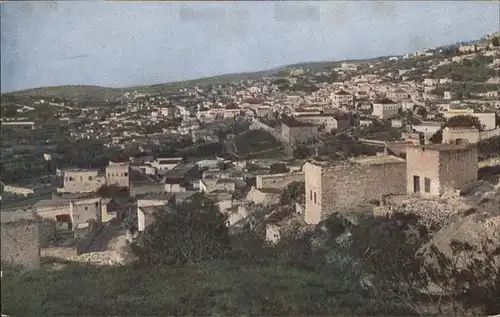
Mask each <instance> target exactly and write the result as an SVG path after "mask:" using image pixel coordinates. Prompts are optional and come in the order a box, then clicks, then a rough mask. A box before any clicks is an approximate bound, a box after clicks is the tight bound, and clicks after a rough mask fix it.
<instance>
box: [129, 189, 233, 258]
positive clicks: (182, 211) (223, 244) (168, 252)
mask: <svg viewBox="0 0 500 317" xmlns="http://www.w3.org/2000/svg"><path fill="white" fill-rule="evenodd" d="M229 247H230V240H229V230H228V227H227V216H226V215H224V214H223V213H221V212H220V210H219V207H218V206H217V204H216V203H215V202H214V201H213V200H211V199H209V198H208V197H207V196H205V195H204V194H203V193H198V194H196V195H194V196H193V197H191V198H190V199H189V200H188V201H186V202H183V203H181V204H179V205H175V206H171V207H165V208H163V210H162V211H159V212H157V213H156V214H155V221H154V222H153V223H152V224H151V225H150V226H149V227H148V228H146V230H145V231H143V232H141V233H139V236H138V238H137V240H136V241H135V242H134V243H133V244H132V249H133V250H134V253H135V254H136V255H137V256H138V257H139V258H140V259H141V260H142V261H143V262H145V263H149V264H160V263H163V264H191V263H199V262H202V261H208V260H213V259H219V258H221V257H223V256H224V255H226V253H227V251H228V249H229Z"/></svg>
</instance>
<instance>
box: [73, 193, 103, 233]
mask: <svg viewBox="0 0 500 317" xmlns="http://www.w3.org/2000/svg"><path fill="white" fill-rule="evenodd" d="M101 213H102V210H101V198H100V197H98V198H90V199H81V200H74V201H70V216H71V222H72V224H73V228H76V227H77V226H78V225H79V224H81V223H87V222H88V221H95V222H97V223H100V222H101Z"/></svg>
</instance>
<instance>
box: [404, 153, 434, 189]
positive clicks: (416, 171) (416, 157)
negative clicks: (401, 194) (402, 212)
mask: <svg viewBox="0 0 500 317" xmlns="http://www.w3.org/2000/svg"><path fill="white" fill-rule="evenodd" d="M438 162H439V152H438V151H431V150H428V151H427V150H426V151H424V150H422V149H421V148H420V147H418V146H408V147H407V148H406V166H407V175H408V179H407V184H406V188H407V194H408V195H415V194H416V193H415V188H414V176H418V178H419V184H421V185H419V186H420V191H421V192H423V195H425V188H424V187H425V186H424V185H425V184H424V182H425V178H428V179H430V192H429V193H428V194H429V196H436V195H439V163H438Z"/></svg>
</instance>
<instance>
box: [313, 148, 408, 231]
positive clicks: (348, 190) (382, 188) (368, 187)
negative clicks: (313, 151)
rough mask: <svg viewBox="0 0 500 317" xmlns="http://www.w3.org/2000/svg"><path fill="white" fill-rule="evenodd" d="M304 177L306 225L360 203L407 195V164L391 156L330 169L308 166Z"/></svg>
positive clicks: (323, 165)
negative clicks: (390, 195) (384, 197)
mask: <svg viewBox="0 0 500 317" xmlns="http://www.w3.org/2000/svg"><path fill="white" fill-rule="evenodd" d="M304 173H305V189H306V193H305V194H306V208H305V212H304V218H305V221H306V222H307V223H309V224H317V223H319V222H320V221H321V220H323V219H325V218H326V217H328V215H330V214H332V213H334V212H342V211H343V210H345V209H348V208H349V207H352V206H355V205H357V204H360V203H362V202H366V201H369V200H372V199H377V200H381V199H382V198H383V196H384V195H389V194H393V195H402V194H405V193H406V162H405V160H404V159H402V158H399V157H395V156H391V155H380V156H369V157H358V158H354V159H352V160H350V161H349V162H344V163H341V164H333V165H332V163H326V162H308V163H306V164H305V165H304Z"/></svg>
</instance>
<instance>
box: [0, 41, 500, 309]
mask: <svg viewBox="0 0 500 317" xmlns="http://www.w3.org/2000/svg"><path fill="white" fill-rule="evenodd" d="M499 72H500V44H499V37H498V35H496V36H487V37H484V38H483V39H480V40H477V41H473V42H471V43H466V44H456V45H451V46H446V47H434V48H428V49H425V50H422V51H419V52H414V53H412V54H406V55H403V56H392V57H384V58H376V59H372V60H362V61H344V62H328V63H326V62H325V63H310V64H302V65H296V66H290V67H283V68H280V69H278V70H276V71H274V72H268V73H266V74H265V75H264V76H262V77H260V78H256V77H255V76H252V77H250V78H248V79H245V78H239V79H235V80H234V81H231V80H225V82H218V81H217V78H214V79H211V80H206V81H204V80H200V81H192V82H187V83H183V84H179V85H178V86H175V85H172V86H168V87H167V88H165V87H162V86H158V87H156V88H155V86H151V87H143V88H141V87H138V88H133V89H121V90H118V89H116V90H111V89H110V91H106V92H105V93H104V92H103V93H102V94H101V95H102V99H100V100H96V99H95V98H93V99H92V98H88V96H85V93H80V94H75V95H74V96H68V94H66V93H65V94H60V95H58V94H56V93H52V92H51V89H52V88H46V89H35V90H29V91H24V92H23V91H20V92H14V93H6V94H3V95H2V98H1V109H2V117H1V126H2V156H1V177H0V178H1V218H2V219H1V233H2V248H1V258H2V264H3V263H10V264H14V265H19V266H21V267H24V268H27V269H34V270H40V269H43V268H44V267H45V265H46V263H47V260H46V259H49V258H50V259H52V260H53V261H55V260H54V259H58V260H59V261H63V262H64V263H67V262H68V261H70V262H71V261H73V262H81V263H87V264H95V265H108V266H109V265H111V266H120V265H127V264H128V263H131V262H135V261H141V257H142V256H144V258H147V259H148V261H149V260H150V261H153V260H152V259H153V258H154V257H153V256H152V255H150V254H149V255H145V254H146V253H147V252H148V251H147V250H149V249H147V248H146V247H144V246H146V245H152V243H159V242H154V241H157V240H154V239H153V238H151V236H152V235H155V234H156V235H158V234H160V233H158V232H167V231H169V230H171V232H174V231H175V230H177V231H175V232H178V230H182V231H183V232H184V233H185V234H187V235H189V234H191V235H195V236H196V237H201V233H200V232H203V234H205V235H208V233H207V232H208V231H209V230H213V231H210V232H216V231H217V230H219V231H220V229H217V228H218V227H217V228H216V227H210V226H208V224H207V223H208V220H206V219H208V218H196V217H208V216H207V215H208V214H209V212H208V211H206V213H205V214H204V213H203V211H200V213H201V214H200V215H199V216H196V217H195V216H194V215H195V213H196V212H197V211H199V210H205V209H207V210H208V209H210V210H211V211H214V212H215V211H216V212H217V215H219V216H220V217H219V216H217V217H219V218H216V219H223V220H222V222H223V226H224V227H225V230H227V232H228V235H229V237H230V238H231V237H247V236H248V234H250V233H251V234H252V237H255V239H260V240H261V241H263V243H264V244H265V245H266V246H268V247H269V248H273V246H278V245H280V246H282V247H283V246H288V247H286V248H288V250H291V249H293V248H295V247H294V246H292V245H291V244H290V245H288V244H285V242H286V241H289V240H290V239H292V238H293V239H299V238H300V239H306V238H307V237H309V238H307V239H310V240H308V241H309V242H310V243H312V242H311V241H313V240H314V241H316V240H318V239H319V240H321V239H323V242H324V244H325V245H326V244H327V242H325V241H327V240H328V239H327V238H324V236H325V235H327V233H328V235H329V237H330V238H331V239H330V240H328V241H330V242H328V243H334V242H332V241H337V242H335V243H338V244H339V245H341V244H342V243H344V242H342V241H347V240H349V237H350V236H353V237H357V239H361V238H360V236H359V235H360V234H361V233H360V232H361V231H359V230H358V231H357V229H355V228H357V226H358V227H359V228H364V229H363V230H364V231H363V232H367V230H368V229H366V228H369V227H373V226H375V225H370V226H367V227H361V225H359V224H361V223H365V222H364V221H368V220H366V219H368V218H369V219H371V220H370V221H373V223H375V221H380V220H377V219H385V220H384V221H386V223H387V221H390V220H388V219H392V217H394V219H396V218H397V217H403V216H405V217H410V218H411V217H413V216H415V215H416V216H415V217H417V216H418V217H419V219H420V220H418V221H419V222H418V223H419V224H424V225H428V229H425V230H428V233H426V234H427V235H428V239H427V240H426V242H425V245H421V246H419V252H423V253H422V254H424V253H425V252H428V253H429V252H430V253H432V252H431V251H433V250H434V251H435V250H436V249H435V247H436V246H437V249H439V250H440V252H442V253H443V254H449V256H450V257H452V255H451V254H452V252H451V251H449V250H451V249H450V248H449V245H450V243H451V244H452V245H454V244H453V243H455V242H454V241H455V240H452V237H453V239H458V240H460V241H462V242H460V243H462V244H461V245H467V246H468V247H469V248H474V250H479V249H480V248H481V247H482V245H483V244H485V243H488V242H491V243H493V245H495V243H496V247H500V245H499V243H498V241H500V237H499V236H498V233H499V232H500V181H499V179H500V96H499V95H500V77H499ZM54 89H55V88H54ZM67 89H68V90H71V89H73V90H75V91H80V92H81V91H84V90H85V89H86V87H85V86H81V87H68V88H67ZM89 89H90V88H89ZM93 89H98V88H93ZM102 89H103V90H104V88H102ZM61 90H64V87H63V88H58V90H54V91H61ZM96 95H97V93H96ZM94 97H95V96H94ZM207 206H208V207H207ZM209 207H210V208H209ZM204 208H205V209H204ZM182 212H185V213H186V214H189V215H191V216H192V217H194V218H189V219H188V218H182V217H185V216H182V215H179V214H181V213H182ZM173 215H177V216H173ZM412 215H413V216H412ZM191 216H190V217H191ZM169 217H170V218H169ZM172 217H173V218H172ZM176 217H177V218H176ZM179 217H180V218H182V219H183V220H182V221H184V222H182V223H183V224H184V225H185V224H186V223H188V222H189V221H194V220H192V219H195V218H196V219H205V220H203V221H204V222H203V223H204V225H203V226H202V227H203V228H201V227H199V228H201V229H199V228H198V227H197V228H198V229H197V230H198V231H196V232H194V233H193V232H191V230H195V229H193V228H192V227H189V226H187V225H186V226H184V227H182V228H184V229H180V227H179V228H178V229H173V227H172V225H171V224H170V225H168V224H167V222H168V221H166V219H180V218H179ZM214 217H215V216H214ZM478 217H480V219H481V220H479V218H478ZM410 218H404V219H405V220H402V222H401V223H409V222H410V220H408V219H410ZM214 219H215V218H214ZM398 219H399V218H398ZM402 219H403V218H402ZM411 219H413V218H411ZM172 221H173V220H172ZM176 221H181V220H176ZM197 221H198V220H197ZM199 221H200V222H201V220H199ZM210 221H212V220H210ZM213 221H215V220H213ZM398 221H399V220H398ZM158 223H161V224H158ZM332 223H336V224H337V227H335V228H337V229H336V230H339V229H338V226H341V227H342V226H343V227H342V228H351V229H349V230H346V231H344V229H342V230H340V231H339V232H338V233H337V234H334V233H333V232H334V231H335V230H333V229H331V227H329V226H330V225H331V224H332ZM152 228H154V230H153V229H152ZM161 228H163V229H161ZM207 228H208V229H207ZM325 228H330V229H325ZM353 228H354V229H353ZM160 229H161V230H160ZM162 230H164V231H162ZM433 230H434V231H433ZM219 231H217V232H219ZM169 232H170V231H169ZM426 232H427V231H426ZM165 234H166V233H165ZM169 234H170V233H169ZM172 234H173V233H172ZM179 234H180V233H179ZM481 234H482V235H485V237H484V238H481V237H480V236H481ZM312 236H314V237H315V238H314V239H313V238H310V237H312ZM318 237H323V238H318ZM169 239H170V238H169ZM182 239H188V238H186V237H185V238H182ZM199 239H200V241H206V239H208V238H206V236H203V238H199ZM203 239H205V240H203ZM245 239H246V238H245ZM245 239H243V240H245ZM248 239H249V238H248ZM248 239H247V240H245V241H249V240H248ZM311 239H312V240H311ZM315 239H316V240H315ZM353 239H354V238H353ZM446 239H448V240H446ZM495 239H498V240H495ZM371 240H372V242H373V241H374V240H373V239H371ZM375 240H377V239H375ZM445 240H446V241H448V242H447V243H448V244H446V243H445V242H443V241H445ZM165 241H167V240H165ZM168 241H169V243H172V244H173V243H176V242H174V241H177V240H175V239H174V238H171V239H170V240H168ZM217 241H219V240H217ZM245 241H243V242H242V243H244V242H245ZM252 241H253V240H252ZM356 241H357V240H356ZM452 242H453V243H452ZM148 243H149V244H148ZM162 243H164V244H162V246H163V247H161V246H159V245H157V244H155V246H157V251H155V252H160V251H158V249H162V248H164V249H163V251H162V252H163V253H161V254H162V255H161V256H164V258H162V261H166V260H165V257H167V255H168V256H169V257H170V256H172V257H173V255H172V254H174V253H175V252H174V251H172V253H168V252H167V251H165V250H167V248H169V247H167V242H162ZM200 243H201V242H200ZM218 243H219V242H218ZM286 243H287V242H286ZM346 243H347V242H346ZM432 243H435V244H432ZM457 243H458V242H457ZM407 244H408V245H409V242H407ZM445 244H446V245H445ZM140 246H143V247H144V248H143V249H141V250H142V251H140V252H139V251H134V250H136V249H137V248H139V247H140ZM185 248H188V247H187V246H185ZM192 248H194V246H192ZM297 248H298V247H297ZM309 248H312V247H309ZM209 249H210V250H212V251H211V252H213V253H212V254H211V255H210V256H208V255H207V257H210V258H215V257H216V256H215V255H214V254H217V255H218V254H219V253H220V252H222V251H220V250H219V248H218V247H217V248H216V247H214V246H213V243H212V244H210V246H208V244H207V246H204V247H203V250H204V251H203V250H199V249H196V250H197V251H196V252H198V251H199V253H200V255H199V257H196V256H195V255H194V254H195V253H196V252H194V251H193V252H192V253H190V254H191V255H189V254H188V255H185V254H183V253H182V252H181V251H182V250H185V249H182V250H181V251H179V252H180V253H175V254H183V255H179V257H181V258H183V259H184V260H183V261H185V262H186V263H191V262H193V263H195V262H197V261H199V259H201V258H202V257H203V256H202V255H201V254H202V253H203V252H208V251H206V250H209ZM352 249H353V250H354V248H352ZM190 250H191V249H190ZM193 250H194V249H193ZM463 250H469V249H467V248H466V247H464V248H463V249H462V251H463ZM448 251H449V252H448ZM141 252H142V253H141ZM169 252H170V251H169ZM176 252H177V251H176ZM280 252H281V251H280ZM318 252H319V251H318ZM436 252H437V251H436ZM464 252H465V251H464ZM478 252H479V251H478ZM167 253H168V254H167ZM428 253H425V254H428ZM196 254H197V253H196ZM235 254H236V253H235ZM238 254H240V253H238ZM245 254H246V253H245ZM280 254H281V253H280ZM301 254H302V253H301ZM453 254H454V253H453ZM155 256H157V255H156V253H155ZM239 256H240V255H238V256H236V255H234V257H239ZM241 256H243V255H241ZM301 256H302V255H301ZM382 260H383V258H382V257H381V258H380V259H379V261H382ZM499 260H500V259H499V258H498V255H497V257H496V260H495V261H499ZM172 261H174V262H175V261H177V260H175V259H173V258H172ZM252 263H253V262H252ZM380 263H382V262H380ZM384 263H385V262H384ZM474 263H476V262H474ZM494 263H500V262H494ZM4 275H5V274H4ZM497 276H500V273H497ZM3 279H4V278H3ZM2 284H3V280H2ZM450 287H451V286H450ZM2 296H3V295H2ZM497 307H498V306H497ZM2 312H3V311H2ZM6 313H8V312H6ZM185 313H186V314H189V312H185ZM270 314H271V313H270ZM304 314H306V313H304ZM401 314H405V313H401Z"/></svg>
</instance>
